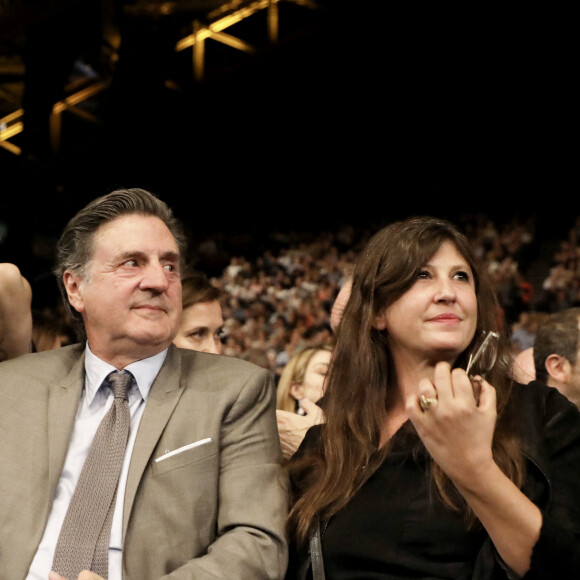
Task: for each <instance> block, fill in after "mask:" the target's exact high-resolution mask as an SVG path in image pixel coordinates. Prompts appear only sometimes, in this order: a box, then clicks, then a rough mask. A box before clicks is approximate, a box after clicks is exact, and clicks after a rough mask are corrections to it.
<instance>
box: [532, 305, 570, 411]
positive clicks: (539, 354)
mask: <svg viewBox="0 0 580 580" xmlns="http://www.w3.org/2000/svg"><path fill="white" fill-rule="evenodd" d="M579 348H580V307H576V308H568V309H566V310H562V311H560V312H555V313H553V314H551V315H550V317H549V318H547V319H546V320H545V321H544V322H543V323H542V324H541V325H540V326H539V327H538V331H537V334H536V341H535V342H534V349H533V351H534V367H535V369H536V379H537V380H538V381H542V382H544V383H547V384H548V385H549V386H551V387H555V388H556V389H558V390H559V391H560V392H561V393H562V394H563V395H565V396H566V397H568V399H570V401H572V402H573V403H575V404H576V405H577V406H579V407H580V359H579V356H578V351H579Z"/></svg>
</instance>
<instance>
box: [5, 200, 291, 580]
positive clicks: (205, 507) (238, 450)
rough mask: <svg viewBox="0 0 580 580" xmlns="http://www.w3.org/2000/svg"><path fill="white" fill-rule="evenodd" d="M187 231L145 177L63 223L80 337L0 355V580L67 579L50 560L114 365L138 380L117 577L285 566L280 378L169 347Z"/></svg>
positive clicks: (65, 268)
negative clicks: (144, 186)
mask: <svg viewBox="0 0 580 580" xmlns="http://www.w3.org/2000/svg"><path fill="white" fill-rule="evenodd" d="M184 243H185V238H184V236H183V233H182V230H181V229H180V226H179V223H178V222H177V220H175V218H174V217H173V215H172V213H171V211H170V210H169V208H168V207H167V206H166V205H165V204H164V203H163V202H161V201H160V200H158V199H157V198H156V197H155V196H153V195H152V194H150V193H148V192H146V191H143V190H139V189H129V190H118V191H115V192H112V193H110V194H108V195H106V196H103V197H102V198H99V199H97V200H95V201H93V202H91V203H90V204H88V205H87V207H85V208H84V209H82V210H81V211H80V212H78V213H77V215H76V216H75V217H74V218H73V219H72V220H71V221H70V222H69V223H68V225H67V226H66V228H65V231H64V232H63V235H62V236H61V239H60V241H59V246H58V255H57V260H56V266H55V273H56V274H57V277H58V279H59V283H60V284H61V290H62V292H63V295H64V296H65V297H66V300H65V302H67V304H68V305H69V307H70V312H71V316H73V317H74V319H75V321H77V322H79V323H80V326H79V328H80V330H81V331H82V332H84V333H85V334H84V335H81V336H82V337H83V338H84V336H86V341H85V340H83V341H82V342H81V344H77V345H72V346H69V347H64V348H60V349H55V350H52V351H47V352H41V353H35V354H30V355H24V356H21V357H18V358H15V359H13V360H10V361H6V362H3V363H2V364H0V441H1V442H2V443H1V445H0V464H1V465H2V467H0V497H1V498H2V501H1V502H0V578H1V579H6V580H20V579H26V580H48V579H49V578H50V580H61V579H62V578H63V576H61V575H60V573H59V572H58V570H53V556H54V553H55V549H56V544H57V541H58V537H59V534H60V530H61V527H62V523H63V521H64V518H65V515H66V512H67V509H68V505H69V502H70V499H71V496H72V494H73V492H74V489H75V487H76V484H77V481H78V479H79V474H80V472H81V469H82V466H83V463H84V460H85V457H86V455H87V453H88V448H89V447H90V443H91V442H92V439H93V436H94V434H95V432H96V430H97V427H98V424H99V422H100V419H101V418H102V417H103V415H104V414H105V413H106V411H107V409H108V408H109V407H110V406H111V404H112V399H113V395H112V393H111V392H110V390H109V389H108V388H107V389H105V388H102V387H101V384H102V383H103V379H104V378H105V377H106V376H107V375H108V373H109V372H110V371H114V370H115V369H117V370H123V369H125V371H130V372H131V373H132V375H133V377H134V380H133V382H132V384H131V388H130V390H129V394H128V406H129V410H130V432H129V436H128V443H127V450H126V452H125V458H124V462H123V466H122V468H121V475H120V477H119V480H118V487H117V496H116V500H114V501H113V503H112V509H113V508H114V515H113V516H112V524H110V525H111V527H110V537H109V540H108V564H107V565H108V578H109V580H150V579H151V580H153V579H155V580H157V579H161V578H167V579H169V578H171V579H175V580H180V579H183V580H185V579H191V580H193V579H196V580H198V579H206V578H207V579H210V578H211V579H216V578H227V579H228V580H231V579H247V580H258V579H261V578H264V579H266V578H268V579H269V578H272V579H273V578H283V577H284V573H285V569H286V563H287V546H286V541H285V535H284V524H285V517H286V511H287V484H286V479H285V476H284V474H283V470H282V468H281V452H280V444H279V440H278V435H277V428H276V418H275V389H274V384H273V378H272V376H271V374H270V373H268V372H267V371H266V370H264V369H262V368H260V367H258V366H255V365H252V364H250V363H247V362H245V361H241V360H238V359H235V358H232V357H225V356H220V355H214V354H207V353H201V352H196V351H192V350H182V349H179V348H177V347H175V345H173V344H171V343H172V340H173V338H174V336H175V333H176V332H177V327H178V325H179V320H180V313H181V277H180V268H181V263H180V262H181V259H182V256H183V255H184V249H183V248H184ZM108 533H109V532H108V531H107V534H108ZM90 567H91V565H88V566H87V567H86V568H87V569H88V568H90ZM101 577H102V576H98V575H97V574H95V573H93V572H80V573H79V575H78V579H81V578H82V579H83V580H96V579H98V578H101ZM67 580H77V578H67Z"/></svg>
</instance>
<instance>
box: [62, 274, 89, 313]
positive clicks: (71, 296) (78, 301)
mask: <svg viewBox="0 0 580 580" xmlns="http://www.w3.org/2000/svg"><path fill="white" fill-rule="evenodd" d="M62 281H63V283H64V288H65V290H66V293H67V296H68V301H69V302H70V304H71V306H72V307H73V308H74V309H75V310H76V311H77V312H82V311H83V310H84V301H83V297H82V294H81V292H80V285H81V284H80V283H81V280H80V278H79V277H78V275H76V274H74V273H73V272H71V271H70V270H66V271H65V273H64V274H63V277H62Z"/></svg>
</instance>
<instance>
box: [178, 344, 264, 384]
mask: <svg viewBox="0 0 580 580" xmlns="http://www.w3.org/2000/svg"><path fill="white" fill-rule="evenodd" d="M176 351H177V355H178V356H179V357H180V360H181V373H182V375H185V376H188V377H195V378H198V379H202V378H205V379H206V380H211V381H223V382H227V383H230V384H231V383H238V384H240V383H243V382H246V381H248V380H251V379H255V380H256V381H260V382H261V381H270V380H271V381H272V382H273V380H274V378H273V375H272V373H270V372H269V371H268V370H267V369H265V368H263V367H260V366H258V365H256V364H254V363H251V362H248V361H245V360H242V359H240V358H236V357H233V356H227V355H221V354H211V353H205V352H198V351H193V350H187V349H182V348H177V349H176Z"/></svg>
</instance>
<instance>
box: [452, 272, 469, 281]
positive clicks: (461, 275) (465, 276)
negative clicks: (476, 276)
mask: <svg viewBox="0 0 580 580" xmlns="http://www.w3.org/2000/svg"><path fill="white" fill-rule="evenodd" d="M455 278H459V279H460V280H465V281H468V280H469V274H468V273H467V272H463V271H461V272H456V273H455Z"/></svg>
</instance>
